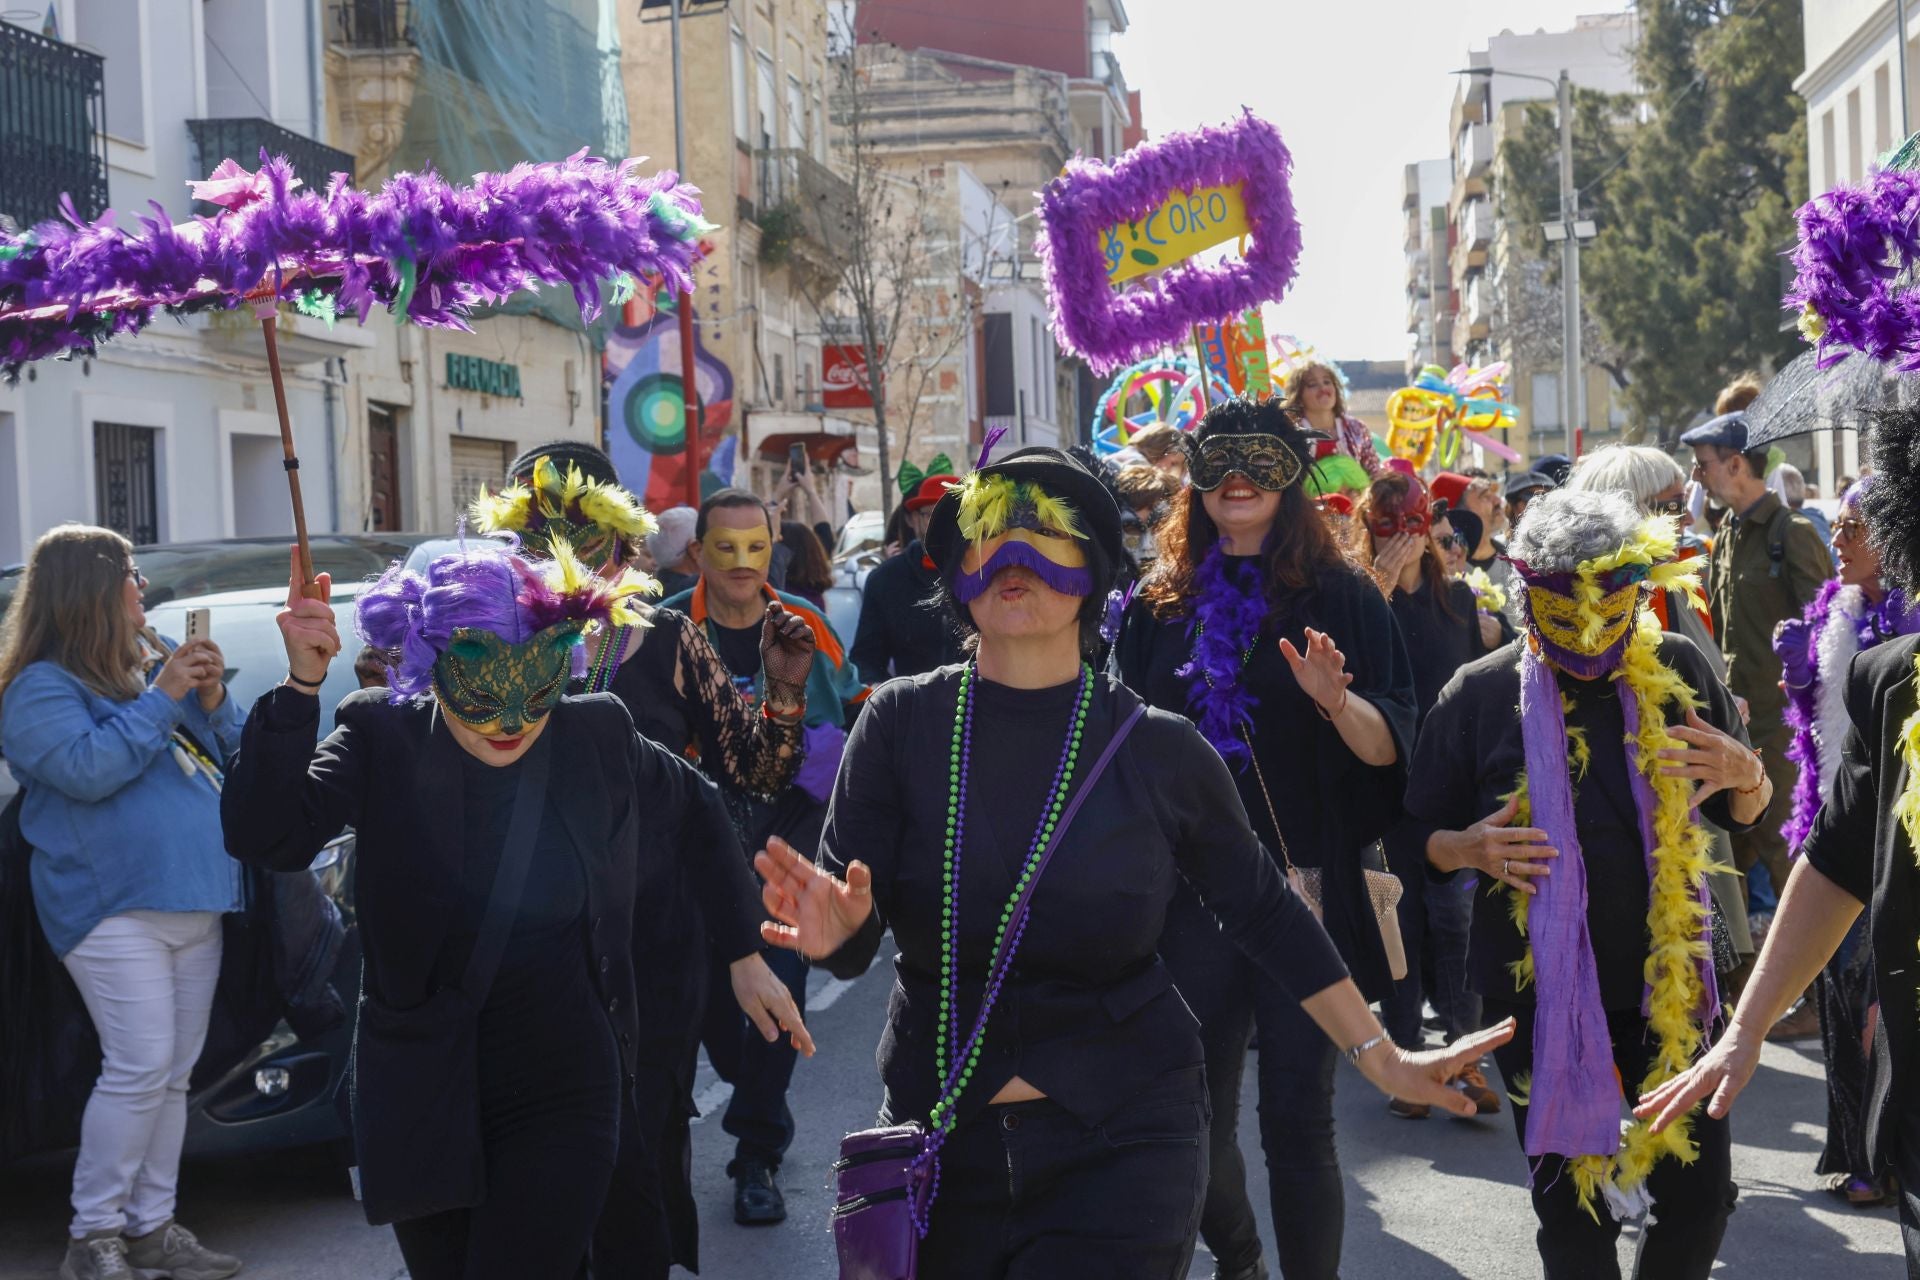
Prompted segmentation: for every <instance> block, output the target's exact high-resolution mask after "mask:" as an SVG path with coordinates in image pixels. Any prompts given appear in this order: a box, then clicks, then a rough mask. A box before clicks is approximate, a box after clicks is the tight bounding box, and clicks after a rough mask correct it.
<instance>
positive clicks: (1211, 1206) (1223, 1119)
mask: <svg viewBox="0 0 1920 1280" xmlns="http://www.w3.org/2000/svg"><path fill="white" fill-rule="evenodd" d="M1160 956H1161V959H1162V960H1163V961H1164V962H1165V963H1166V966H1167V968H1168V970H1169V971H1170V972H1171V973H1172V974H1173V980H1174V982H1175V984H1176V985H1178V986H1179V988H1180V994H1181V995H1182V996H1184V997H1185V998H1186V1001H1187V1007H1188V1008H1190V1009H1192V1010H1193V1014H1194V1016H1195V1017H1196V1018H1198V1019H1199V1020H1200V1042H1201V1045H1202V1046H1203V1048H1204V1049H1205V1051H1206V1059H1207V1096H1208V1098H1209V1100H1210V1101H1211V1103H1212V1106H1213V1123H1212V1126H1211V1130H1210V1146H1209V1152H1208V1166H1209V1168H1210V1170H1211V1179H1210V1181H1209V1182H1208V1184H1207V1197H1206V1206H1205V1209H1204V1211H1203V1212H1202V1214H1201V1217H1200V1235H1201V1238H1202V1239H1204V1240H1205V1241H1206V1242H1207V1248H1208V1249H1210V1250H1212V1252H1213V1256H1214V1258H1215V1259H1216V1260H1217V1261H1218V1262H1219V1264H1220V1269H1221V1270H1222V1271H1233V1270H1236V1269H1240V1268H1245V1267H1249V1266H1251V1265H1252V1264H1253V1263H1254V1262H1255V1261H1256V1260H1257V1259H1258V1258H1259V1257H1260V1225H1259V1222H1258V1220H1257V1219H1256V1218H1255V1217H1254V1212H1253V1205H1252V1204H1251V1203H1250V1202H1249V1201H1248V1200H1247V1166H1246V1163H1245V1161H1244V1160H1243V1159H1242V1158H1241V1155H1240V1141H1239V1138H1238V1136H1237V1133H1238V1129H1239V1123H1240V1079H1241V1076H1242V1074H1243V1073H1244V1071H1245V1069H1246V1064H1247V1044H1248V1041H1249V1040H1250V1039H1251V1037H1252V1033H1253V1030H1254V1028H1255V1027H1256V1026H1257V1027H1258V1028H1259V1031H1260V1053H1259V1060H1258V1063H1257V1064H1256V1069H1257V1070H1258V1072H1259V1081H1260V1145H1261V1147H1262V1148H1263V1149H1264V1150H1265V1152H1266V1157H1267V1187H1268V1193H1269V1201H1270V1203H1271V1206H1272V1209H1273V1231H1274V1236H1275V1245H1276V1250H1275V1252H1276V1254H1277V1256H1278V1258H1279V1261H1280V1274H1281V1275H1282V1276H1284V1277H1286V1280H1332V1278H1333V1277H1336V1276H1338V1275H1339V1274H1340V1245H1341V1239H1342V1235H1343V1231H1344V1226H1345V1221H1344V1220H1345V1216H1346V1192H1345V1190H1344V1188H1343V1187H1342V1185H1341V1181H1340V1157H1339V1155H1338V1154H1337V1153H1336V1152H1335V1150H1334V1145H1333V1069H1334V1064H1335V1062H1336V1061H1337V1054H1336V1053H1335V1051H1334V1047H1333V1043H1332V1041H1330V1040H1328V1039H1327V1037H1326V1036H1325V1035H1324V1034H1323V1033H1322V1032H1321V1030H1320V1028H1319V1027H1318V1026H1316V1025H1314V1022H1313V1020H1312V1019H1311V1018H1309V1017H1307V1015H1306V1014H1305V1013H1304V1012H1303V1011H1302V1010H1301V1008H1300V1003H1299V1001H1297V1000H1295V999H1294V998H1293V997H1291V996H1289V995H1288V994H1287V993H1286V992H1285V991H1283V990H1281V989H1280V988H1279V987H1276V986H1274V985H1273V983H1272V981H1271V980H1270V979H1268V978H1267V977H1266V975H1264V974H1262V973H1261V972H1260V971H1259V970H1257V969H1255V968H1254V967H1253V965H1252V963H1251V962H1249V961H1248V960H1247V959H1246V957H1244V956H1243V955H1242V954H1241V953H1240V951H1239V949H1238V948H1236V947H1235V946H1234V945H1233V944H1232V943H1231V942H1229V941H1228V940H1227V938H1226V935H1225V934H1223V933H1221V932H1220V926H1219V925H1218V924H1217V923H1216V922H1215V921H1214V918H1213V916H1212V915H1211V914H1209V913H1208V912H1207V911H1206V909H1205V908H1204V907H1202V906H1201V905H1200V903H1199V901H1198V900H1197V899H1196V898H1195V897H1194V896H1193V894H1192V892H1191V891H1189V890H1186V889H1182V890H1181V891H1180V893H1179V894H1178V895H1176V897H1175V899H1174V902H1173V905H1172V906H1171V907H1170V908H1169V909H1168V913H1167V929H1166V932H1165V934H1163V935H1162V937H1161V939H1160Z"/></svg>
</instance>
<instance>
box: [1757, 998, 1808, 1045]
mask: <svg viewBox="0 0 1920 1280" xmlns="http://www.w3.org/2000/svg"><path fill="white" fill-rule="evenodd" d="M1819 1035H1820V1011H1819V1010H1818V1009H1816V1008H1814V1007H1813V1001H1811V1000H1802V1001H1801V1002H1800V1003H1799V1004H1797V1005H1795V1006H1794V1007H1793V1008H1791V1009H1789V1010H1788V1011H1787V1013H1786V1015H1785V1016H1784V1017H1782V1018H1781V1019H1780V1021H1778V1022H1776V1023H1774V1024H1773V1025H1772V1026H1771V1027H1769V1028H1767V1039H1769V1040H1771V1041H1773V1042H1774V1043H1775V1044H1782V1043H1785V1042H1787V1041H1791V1040H1813V1039H1817V1038H1818V1037H1819Z"/></svg>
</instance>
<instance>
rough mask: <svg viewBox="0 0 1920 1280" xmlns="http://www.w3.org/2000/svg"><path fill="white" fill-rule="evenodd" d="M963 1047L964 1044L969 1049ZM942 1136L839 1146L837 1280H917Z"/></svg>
mask: <svg viewBox="0 0 1920 1280" xmlns="http://www.w3.org/2000/svg"><path fill="white" fill-rule="evenodd" d="M1146 709H1147V708H1146V705H1145V704H1144V703H1142V704H1140V705H1138V706H1136V707H1134V709H1133V712H1132V713H1131V714H1130V715H1128V716H1127V718H1126V719H1125V720H1123V721H1122V722H1121V723H1120V728H1119V729H1118V730H1117V731H1116V732H1115V733H1114V735H1113V737H1112V738H1111V739H1109V740H1108V742H1107V745H1106V749H1105V750H1103V751H1102V752H1101V753H1100V758H1099V759H1097V760H1095V761H1094V762H1093V768H1092V769H1090V770H1088V772H1087V776H1086V778H1085V780H1084V781H1082V782H1081V784H1080V789H1079V790H1078V791H1077V792H1075V793H1074V797H1073V799H1072V801H1070V802H1069V803H1068V805H1067V808H1066V811H1065V812H1064V813H1062V814H1061V815H1060V821H1059V822H1058V823H1056V824H1055V826H1054V838H1053V840H1052V841H1051V842H1050V843H1049V844H1048V845H1047V847H1046V850H1045V851H1044V852H1043V853H1042V854H1041V855H1040V861H1039V863H1038V864H1037V866H1036V867H1035V869H1034V874H1033V878H1032V879H1031V880H1029V881H1028V882H1027V888H1026V892H1025V893H1023V894H1021V895H1020V900H1019V901H1018V902H1017V903H1016V904H1015V905H1014V909H1013V916H1012V918H1011V923H1009V925H1008V926H1007V931H1006V937H1007V939H1008V945H1007V949H1006V951H1005V952H1004V953H1002V954H1001V955H1000V956H999V957H998V958H997V959H996V960H995V961H994V965H993V971H992V972H991V973H989V974H988V975H987V986H986V990H988V991H993V990H995V989H996V988H997V987H998V986H999V985H1000V983H1001V982H1003V981H1004V980H1005V979H1006V975H1007V971H1008V970H1009V969H1011V968H1012V967H1013V953H1014V951H1015V949H1016V948H1017V947H1018V945H1019V939H1020V936H1021V930H1020V928H1019V925H1020V922H1021V921H1022V920H1023V919H1024V918H1025V916H1026V914H1027V908H1028V906H1029V904H1031V903H1032V901H1033V891H1034V889H1035V888H1037V887H1038V886H1039V884H1040V877H1041V875H1042V874H1044V873H1045V872H1046V869H1047V863H1049V862H1051V861H1052V860H1053V854H1054V850H1056V849H1058V848H1059V847H1060V846H1061V844H1063V843H1064V842H1065V838H1066V833H1067V828H1068V827H1069V826H1071V825H1072V824H1073V819H1074V815H1075V814H1077V813H1079V812H1080V802H1081V801H1083V800H1085V799H1086V798H1087V795H1088V793H1089V792H1091V791H1092V790H1093V786H1094V784H1095V783H1096V782H1098V781H1100V775H1101V774H1103V773H1105V772H1106V770H1107V763H1108V762H1109V761H1110V760H1112V759H1113V755H1114V752H1116V751H1118V750H1119V749H1120V744H1121V743H1122V742H1123V741H1125V740H1126V736H1127V734H1128V733H1130V732H1132V730H1133V726H1134V723H1135V722H1136V721H1137V720H1139V719H1140V717H1141V716H1142V715H1143V714H1145V712H1146ZM992 1013H993V1002H992V1001H991V1000H989V999H984V998H983V999H982V1000H981V1002H980V1016H979V1017H978V1018H976V1019H974V1023H973V1031H972V1033H971V1034H970V1035H969V1036H968V1038H967V1040H971V1039H972V1038H973V1037H975V1036H979V1035H981V1034H982V1033H983V1032H984V1031H985V1029H986V1023H987V1018H988V1017H989V1016H990V1015H991V1014H992ZM967 1040H963V1041H962V1042H961V1043H963V1044H964V1043H967ZM959 1092H960V1085H959V1083H958V1082H956V1083H955V1084H953V1085H952V1086H951V1087H949V1088H948V1090H947V1091H946V1092H945V1093H944V1094H943V1095H942V1098H941V1101H942V1102H945V1103H946V1104H947V1106H948V1108H951V1106H952V1104H953V1102H954V1101H955V1100H956V1099H957V1097H958V1095H959ZM945 1141H946V1135H945V1134H944V1133H937V1134H930V1133H929V1132H928V1131H927V1126H926V1125H925V1124H924V1123H922V1122H920V1121H918V1120H909V1121H908V1122H907V1123H905V1124H896V1125H889V1126H887V1127H886V1128H882V1129H862V1130H860V1131H859V1132H858V1133H850V1134H848V1135H847V1136H846V1137H844V1138H842V1139H840V1158H839V1159H838V1160H836V1161H834V1162H833V1174H834V1181H835V1197H834V1206H833V1247H834V1249H835V1251H836V1252H837V1253H838V1254H839V1256H840V1280H914V1276H915V1274H916V1272H917V1270H918V1266H919V1256H920V1239H921V1237H922V1236H924V1235H926V1233H927V1223H928V1222H929V1221H930V1219H931V1217H932V1213H933V1199H934V1196H936V1195H937V1194H938V1193H939V1190H940V1146H941V1144H942V1143H944V1142H945Z"/></svg>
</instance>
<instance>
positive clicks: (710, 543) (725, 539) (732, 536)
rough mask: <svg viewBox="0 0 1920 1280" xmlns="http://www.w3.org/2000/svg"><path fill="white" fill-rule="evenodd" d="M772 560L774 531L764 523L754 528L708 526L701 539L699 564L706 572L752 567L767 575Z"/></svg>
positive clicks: (724, 571) (722, 571)
mask: <svg viewBox="0 0 1920 1280" xmlns="http://www.w3.org/2000/svg"><path fill="white" fill-rule="evenodd" d="M772 563H773V534H772V533H771V532H769V531H768V529H767V527H766V525H765V524H764V523H762V524H760V525H757V526H755V527H754V528H751V529H729V528H723V527H721V526H719V525H714V526H711V527H710V528H708V530H707V536H706V537H704V538H702V539H700V568H701V570H702V571H703V572H707V573H727V572H730V571H732V570H734V569H752V570H754V571H755V572H756V573H759V574H761V575H763V576H764V575H765V574H766V572H767V566H768V565H770V564H772Z"/></svg>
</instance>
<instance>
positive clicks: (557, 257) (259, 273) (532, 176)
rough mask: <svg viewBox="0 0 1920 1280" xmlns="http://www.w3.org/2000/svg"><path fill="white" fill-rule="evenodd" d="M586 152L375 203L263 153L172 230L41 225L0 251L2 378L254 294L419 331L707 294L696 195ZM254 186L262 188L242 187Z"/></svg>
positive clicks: (157, 225)
mask: <svg viewBox="0 0 1920 1280" xmlns="http://www.w3.org/2000/svg"><path fill="white" fill-rule="evenodd" d="M636 163H637V162H636V161H634V160H624V161H622V162H620V163H619V164H617V165H613V164H608V163H607V162H606V161H604V160H597V159H593V158H591V157H589V156H588V155H587V153H586V152H585V151H584V150H582V151H579V152H576V153H575V154H574V155H572V156H569V157H568V158H567V159H566V160H563V161H558V162H555V163H549V164H523V165H518V166H515V167H514V168H513V169H512V170H510V171H508V172H506V173H485V174H479V175H477V176H476V177H475V179H474V182H473V184H472V185H471V186H465V187H462V186H455V185H453V184H451V183H448V182H447V181H446V180H445V179H444V178H442V177H440V176H439V175H438V174H436V173H432V172H427V173H402V174H396V175H395V176H394V177H393V178H392V179H390V180H389V181H388V182H387V183H386V185H385V186H384V187H383V188H382V189H381V190H380V191H379V192H377V193H372V194H369V193H367V192H364V191H359V190H356V189H355V188H353V187H350V186H348V185H347V184H346V182H345V180H344V179H343V178H342V177H340V176H339V175H336V176H335V178H334V180H333V182H332V183H331V184H329V186H328V188H327V190H326V192H325V194H324V195H323V194H320V193H318V192H315V191H312V190H295V187H296V186H297V179H295V178H294V176H293V170H292V167H291V166H290V165H289V164H288V163H287V161H286V160H285V158H272V159H269V158H266V157H265V156H264V155H263V157H262V167H261V171H260V173H259V174H257V175H246V174H245V171H244V170H239V169H238V168H237V166H236V167H234V168H233V169H231V170H229V169H227V168H226V166H223V170H222V172H221V173H219V174H216V178H219V179H222V180H221V181H218V182H215V183H211V184H209V185H210V186H218V187H220V188H221V190H222V196H221V197H220V198H224V199H229V200H231V201H232V206H231V207H229V208H226V209H224V210H222V211H221V212H220V213H218V214H216V215H215V216H213V217H210V218H198V219H196V220H194V221H192V222H188V223H183V224H177V225H176V224H172V223H170V222H169V220H168V218H167V214H166V212H165V210H163V209H161V208H160V207H159V206H158V205H155V206H153V215H152V216H150V217H149V216H144V215H143V216H141V217H140V218H139V223H140V228H141V230H140V231H139V232H138V233H128V232H125V231H123V230H121V229H120V228H119V227H117V226H116V225H115V223H114V219H113V215H112V214H111V213H109V214H108V215H107V216H106V217H104V218H102V219H101V220H100V221H99V222H97V223H92V224H88V223H84V222H82V221H80V219H79V218H78V217H77V216H76V215H75V214H74V213H73V211H72V206H71V204H70V203H68V204H66V205H64V206H63V208H64V209H65V212H66V215H67V219H68V222H67V224H66V225H63V224H61V223H58V222H48V223H43V224H41V225H40V226H38V227H36V228H34V229H33V230H32V231H29V232H26V233H25V234H23V235H19V236H13V237H8V238H6V239H4V240H0V366H3V367H4V368H5V370H6V371H7V373H8V374H9V375H12V374H16V373H17V372H18V370H19V367H20V366H21V365H22V364H24V363H26V362H27V361H30V360H38V359H41V358H44V357H47V356H60V355H73V354H91V353H92V352H93V351H94V349H95V347H96V346H97V344H98V343H99V342H101V341H103V340H105V339H107V338H110V337H113V336H116V335H118V334H121V333H134V332H138V331H139V330H140V329H142V328H144V327H145V326H146V325H147V324H148V323H149V322H150V321H151V320H152V319H153V317H154V315H155V313H156V312H159V311H162V310H176V309H195V308H200V307H209V306H211V307H234V306H238V305H240V303H241V302H242V301H243V300H245V299H246V298H247V297H248V296H249V295H258V294H264V293H272V294H274V295H277V296H279V297H281V298H283V299H291V298H296V297H299V296H301V295H303V294H306V293H309V292H311V291H316V290H317V291H319V292H320V293H323V294H328V295H331V296H332V297H333V298H334V300H335V303H336V305H337V307H338V309H339V311H340V312H341V314H343V315H353V316H355V317H356V318H358V319H359V320H361V321H363V322H364V321H365V319H366V318H367V316H368V315H369V314H371V312H372V310H373V307H374V306H375V305H376V304H378V305H380V306H384V307H393V306H396V305H398V304H401V303H404V305H405V318H406V319H408V320H411V321H412V322H413V323H415V324H419V325H424V326H428V327H451V328H466V327H467V326H466V317H467V315H468V314H469V313H470V312H471V310H472V309H473V308H474V307H476V306H480V305H484V304H488V303H494V302H499V301H501V300H503V299H505V298H506V297H508V296H509V295H511V294H513V293H516V292H518V291H519V290H521V289H525V288H528V287H531V286H534V285H564V286H566V287H568V288H570V289H571V290H572V291H573V294H574V298H575V300H576V302H577V303H578V304H579V306H580V311H581V315H582V317H583V318H585V319H587V320H592V319H593V318H594V317H596V316H597V315H598V314H599V310H600V295H599V284H600V282H601V281H604V280H608V279H611V278H613V277H616V276H619V275H621V274H623V273H624V274H628V275H633V276H658V277H660V278H662V279H663V280H664V281H665V282H666V283H667V285H668V286H669V287H671V288H674V289H682V288H686V287H690V285H691V283H692V277H691V271H692V267H693V264H694V262H695V261H696V259H697V258H698V256H699V252H700V249H699V243H698V242H699V237H700V235H701V234H703V233H704V232H705V231H706V230H707V229H708V228H707V226H706V224H705V222H704V221H702V219H701V217H700V199H699V192H698V190H697V189H695V188H693V187H691V186H688V185H686V184H684V183H682V182H680V180H679V178H678V176H677V175H676V174H674V173H672V172H670V171H664V172H661V173H657V174H654V175H652V176H650V177H645V178H642V177H638V176H636V175H635V174H634V172H633V170H634V166H635V165H636ZM232 173H238V174H239V175H240V177H241V178H243V179H244V178H247V177H249V176H250V177H251V179H252V184H251V190H249V191H241V192H239V193H237V194H231V193H230V189H231V188H234V187H244V186H245V185H246V184H245V183H244V182H237V181H234V180H232V179H230V178H228V177H227V175H229V174H232Z"/></svg>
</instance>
